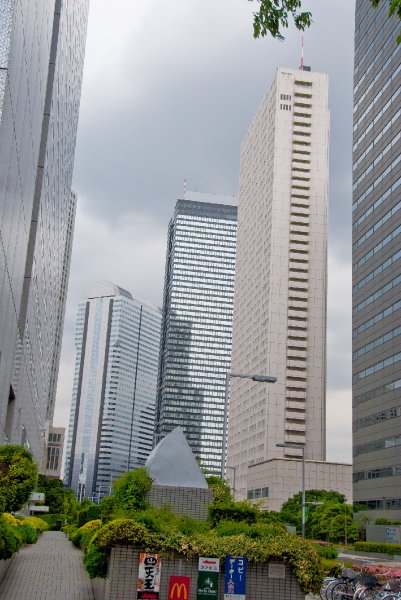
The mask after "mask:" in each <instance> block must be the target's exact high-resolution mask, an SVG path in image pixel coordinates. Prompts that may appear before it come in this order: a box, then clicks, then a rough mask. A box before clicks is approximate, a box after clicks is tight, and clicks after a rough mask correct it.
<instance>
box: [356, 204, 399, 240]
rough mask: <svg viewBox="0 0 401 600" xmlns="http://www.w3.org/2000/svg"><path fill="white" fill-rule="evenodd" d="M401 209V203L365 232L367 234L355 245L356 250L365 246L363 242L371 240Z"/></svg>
mask: <svg viewBox="0 0 401 600" xmlns="http://www.w3.org/2000/svg"><path fill="white" fill-rule="evenodd" d="M400 208H401V201H400V202H397V204H396V205H395V206H393V208H391V209H390V210H389V211H388V212H386V214H385V215H383V216H382V218H381V219H379V220H378V221H376V223H374V225H372V227H370V228H369V229H368V230H367V231H365V233H364V234H363V235H362V236H361V237H360V238H359V239H358V240H357V241H356V242H355V243H354V244H353V248H354V250H356V249H357V248H359V246H361V245H362V244H363V242H365V241H366V240H367V239H369V238H370V236H371V235H373V234H374V233H375V232H376V231H377V230H378V229H379V228H380V227H381V226H382V225H384V224H385V223H387V221H388V220H389V219H391V217H393V216H394V215H395V214H396V212H398V211H399V210H400Z"/></svg>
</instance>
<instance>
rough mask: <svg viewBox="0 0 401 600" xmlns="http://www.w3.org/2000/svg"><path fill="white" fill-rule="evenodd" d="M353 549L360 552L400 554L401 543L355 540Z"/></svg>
mask: <svg viewBox="0 0 401 600" xmlns="http://www.w3.org/2000/svg"><path fill="white" fill-rule="evenodd" d="M354 550H360V551H361V552H379V553H382V554H401V544H381V543H379V542H355V544H354Z"/></svg>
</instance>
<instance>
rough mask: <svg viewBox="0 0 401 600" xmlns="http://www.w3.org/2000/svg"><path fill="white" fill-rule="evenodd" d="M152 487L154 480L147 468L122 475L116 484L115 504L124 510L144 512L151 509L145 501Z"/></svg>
mask: <svg viewBox="0 0 401 600" xmlns="http://www.w3.org/2000/svg"><path fill="white" fill-rule="evenodd" d="M151 487H152V478H151V477H150V476H149V474H148V472H147V470H146V469H145V468H141V469H136V470H135V471H130V472H129V473H124V475H120V477H118V478H117V479H116V480H115V481H114V483H113V490H114V502H115V504H116V505H118V506H120V507H121V508H123V509H124V510H144V509H145V508H148V507H149V503H148V502H147V501H146V500H145V496H146V494H147V493H148V492H149V491H150V488H151Z"/></svg>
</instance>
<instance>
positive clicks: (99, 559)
mask: <svg viewBox="0 0 401 600" xmlns="http://www.w3.org/2000/svg"><path fill="white" fill-rule="evenodd" d="M109 554H110V551H109V550H107V549H104V548H102V549H101V548H98V546H96V545H95V544H90V546H89V548H88V550H87V552H86V554H85V555H84V565H85V567H86V570H87V571H88V573H89V577H90V578H91V579H93V578H94V577H107V563H108V560H109Z"/></svg>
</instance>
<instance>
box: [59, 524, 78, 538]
mask: <svg viewBox="0 0 401 600" xmlns="http://www.w3.org/2000/svg"><path fill="white" fill-rule="evenodd" d="M61 531H63V532H64V533H65V534H66V535H67V536H68V537H69V539H71V536H72V534H73V533H74V532H75V531H78V527H77V526H76V525H74V524H72V523H70V524H68V525H64V527H62V528H61Z"/></svg>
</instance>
